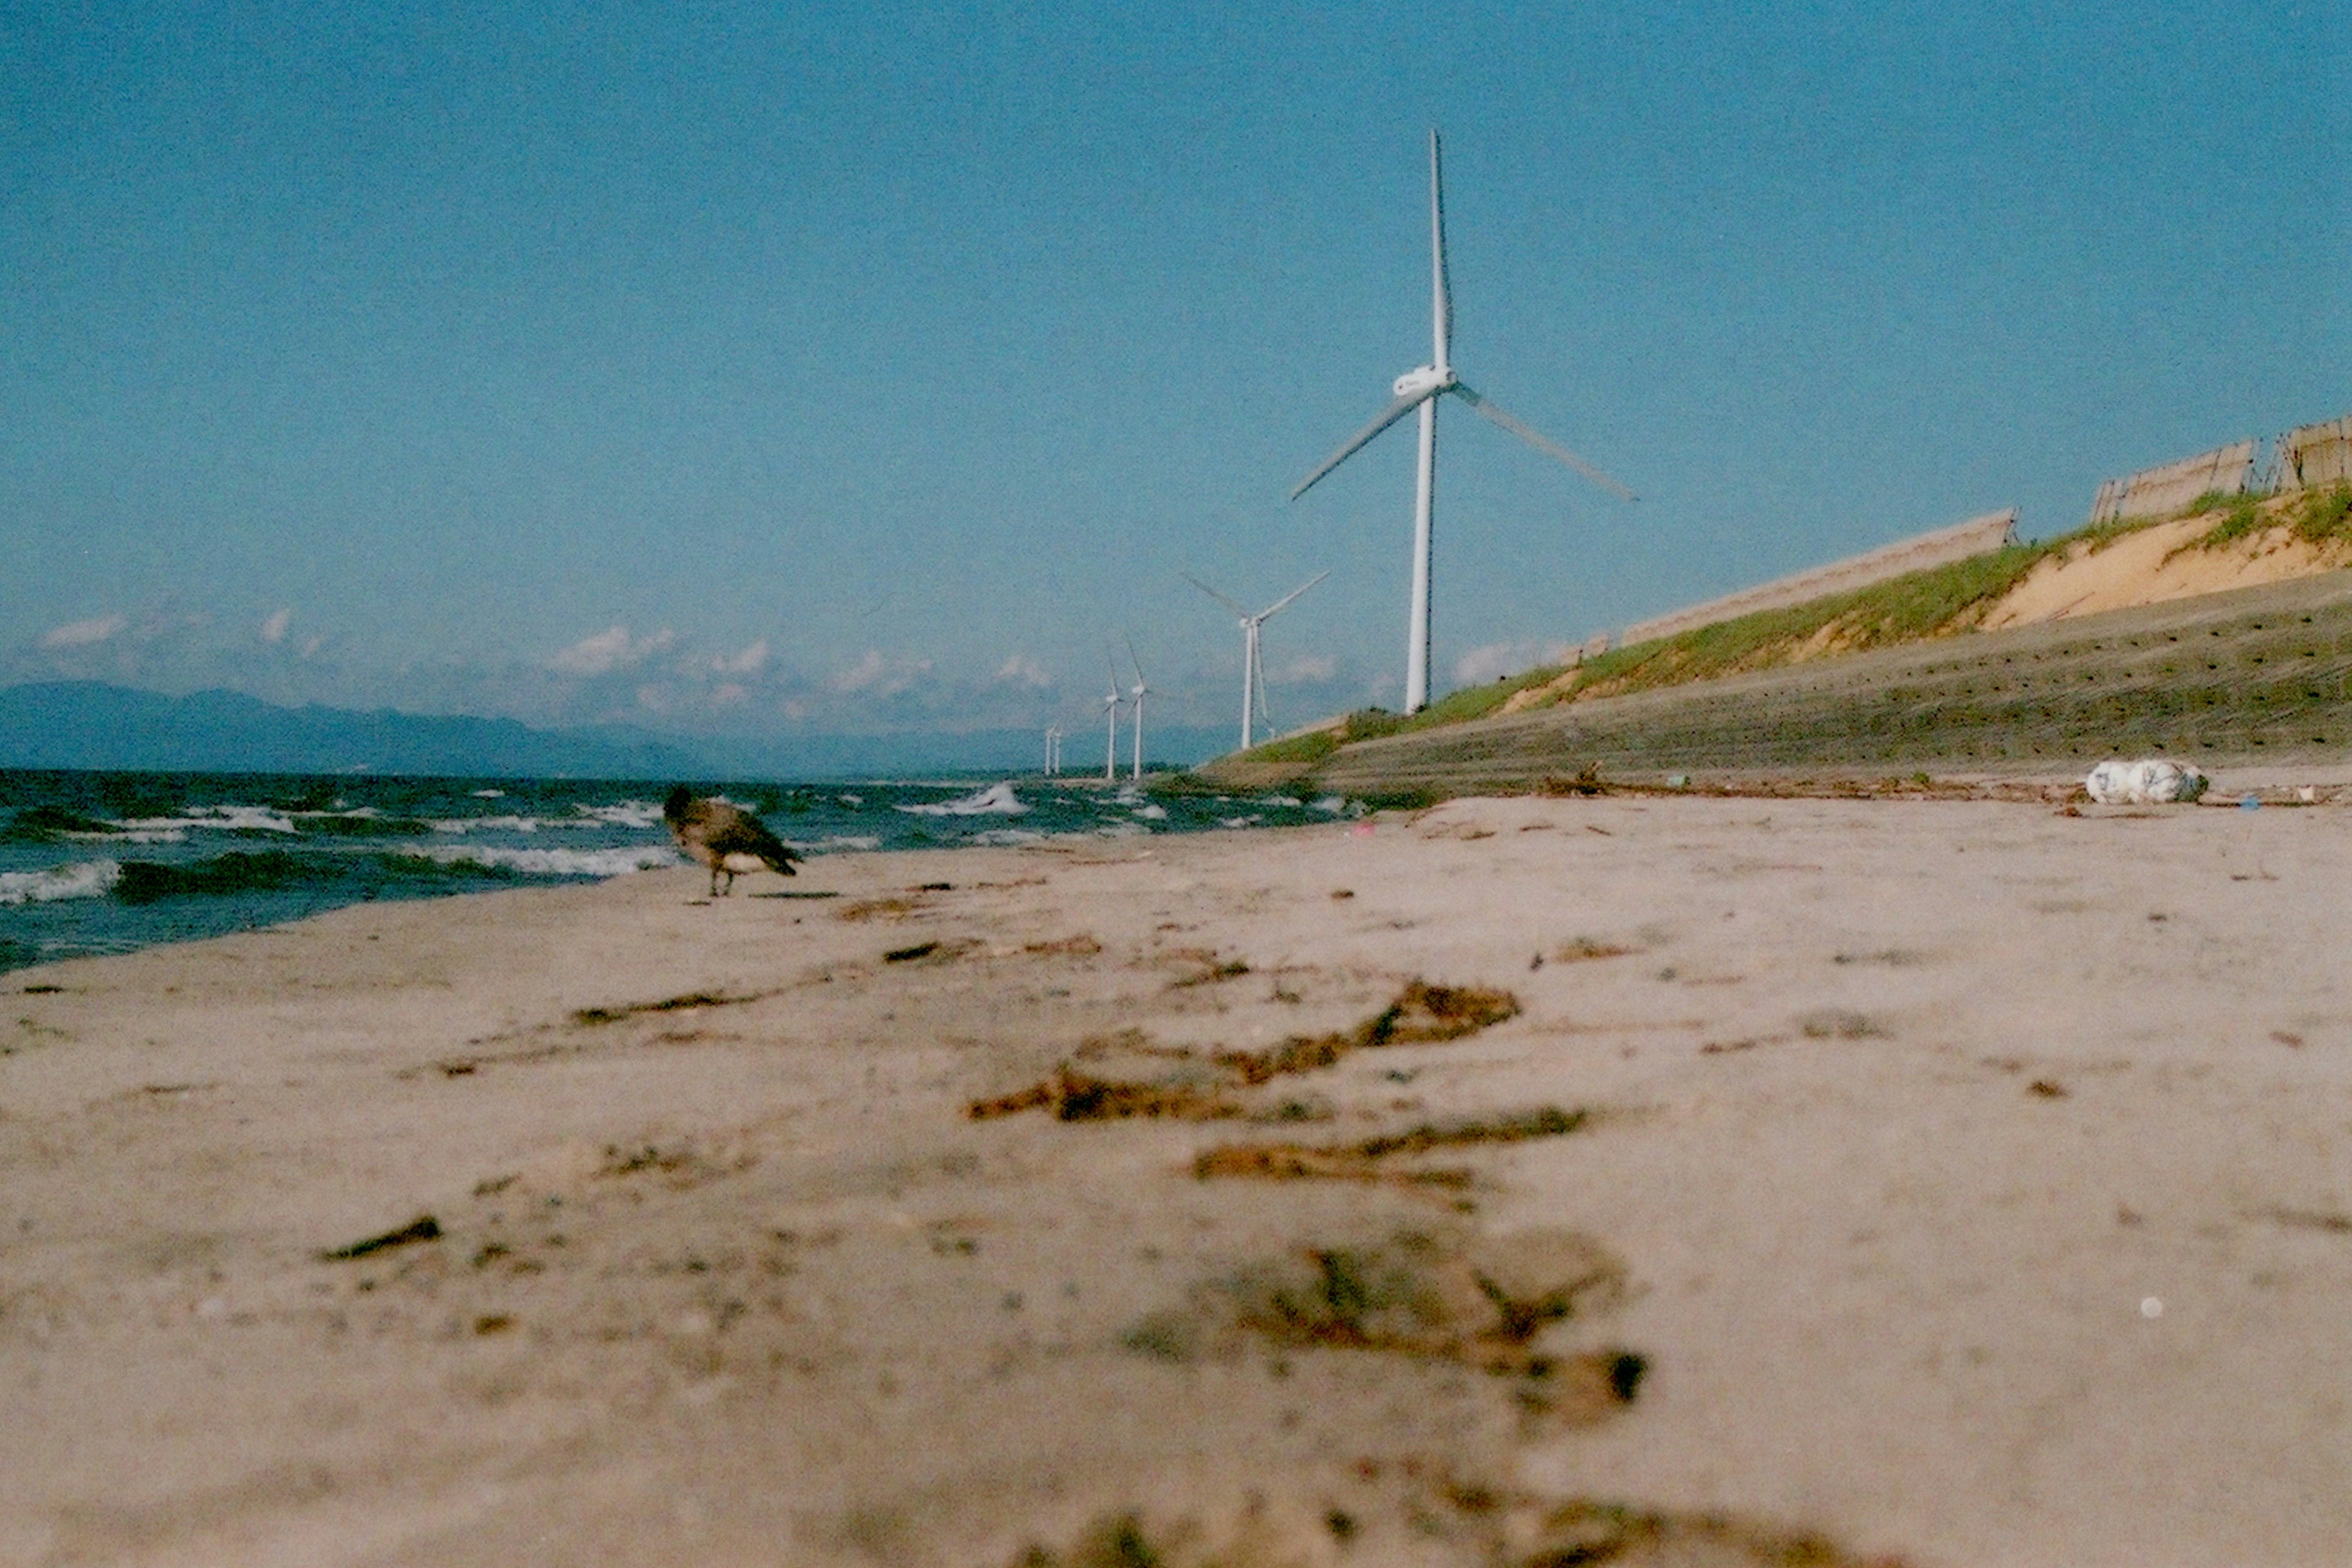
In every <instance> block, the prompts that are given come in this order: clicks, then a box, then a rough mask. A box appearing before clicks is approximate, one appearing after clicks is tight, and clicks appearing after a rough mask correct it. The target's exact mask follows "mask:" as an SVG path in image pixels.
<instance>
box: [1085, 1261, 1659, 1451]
mask: <svg viewBox="0 0 2352 1568" xmlns="http://www.w3.org/2000/svg"><path fill="white" fill-rule="evenodd" d="M1626 1289H1627V1283H1626V1272H1625V1267H1624V1265H1623V1264H1622V1262H1621V1261H1619V1260H1618V1258H1616V1257H1615V1256H1614V1255H1613V1254H1612V1253H1611V1252H1610V1251H1609V1250H1608V1249H1607V1248H1605V1247H1601V1245H1600V1244H1599V1243H1598V1242H1595V1241H1593V1240H1592V1239H1591V1238H1590V1237H1585V1236H1582V1235H1580V1234H1579V1233H1577V1232H1575V1231H1568V1230H1557V1229H1550V1228H1535V1229H1528V1230H1521V1231H1514V1232H1510V1233H1507V1234H1505V1235H1500V1236H1491V1237H1471V1238H1467V1239H1464V1238H1462V1237H1458V1236H1457V1237H1433V1236H1429V1235H1424V1234H1422V1233H1419V1232H1412V1231H1407V1232H1401V1233H1399V1234H1397V1235H1395V1236H1393V1237H1390V1238H1389V1239H1388V1240H1386V1241H1382V1242H1376V1243H1372V1244H1370V1245H1341V1246H1319V1245H1307V1246H1301V1247H1297V1248H1294V1249H1292V1250H1291V1251H1288V1252H1286V1253H1285V1254H1283V1255H1282V1256H1280V1257H1277V1258H1271V1259H1267V1260H1265V1261H1261V1262H1257V1263H1253V1264H1249V1265H1246V1266H1244V1268H1240V1269H1239V1270H1237V1271H1235V1272H1234V1273H1232V1274H1230V1275H1227V1276H1224V1277H1223V1278H1220V1279H1213V1280H1209V1281H1206V1282H1203V1283H1202V1284H1201V1285H1198V1286H1196V1287H1194V1288H1193V1289H1192V1291H1191V1292H1190V1293H1189V1295H1188V1298H1187V1300H1186V1301H1185V1303H1184V1304H1183V1305H1182V1306H1181V1307H1177V1308H1172V1309H1168V1310H1161V1311H1158V1312H1153V1313H1150V1314H1148V1315H1147V1316H1145V1317H1144V1318H1142V1319H1140V1320H1139V1321H1137V1322H1135V1323H1134V1324H1133V1325H1132V1326H1131V1327H1129V1329H1128V1330H1127V1331H1126V1332H1125V1333H1123V1334H1122V1335H1121V1336H1120V1342H1121V1343H1122V1344H1124V1345H1125V1346H1126V1347H1127V1348H1128V1349H1129V1350H1131V1351H1135V1352H1139V1353H1142V1354H1146V1355H1152V1356H1158V1357H1160V1358H1162V1359H1165V1360H1171V1361H1190V1360H1192V1359H1193V1358H1194V1357H1195V1356H1197V1355H1199V1354H1201V1353H1202V1352H1204V1351H1209V1350H1212V1349H1213V1348H1215V1346H1216V1345H1217V1344H1218V1343H1219V1342H1223V1343H1225V1344H1227V1345H1228V1346H1229V1345H1230V1344H1231V1342H1232V1340H1233V1336H1234V1335H1235V1334H1240V1335H1244V1336H1247V1337H1249V1338H1252V1339H1255V1340H1258V1341H1261V1342H1267V1343H1271V1344H1273V1345H1276V1346H1277V1347H1281V1348H1284V1349H1292V1350H1318V1349H1319V1350H1344V1351H1361V1352H1377V1353H1381V1354H1391V1355H1402V1356H1406V1357H1410V1358H1412V1359H1415V1360H1426V1361H1441V1362H1452V1363H1457V1364H1460V1365H1464V1366H1472V1367H1476V1368H1478V1369H1480V1370H1482V1371H1485V1372H1487V1373H1494V1374H1496V1375H1497V1376H1506V1377H1512V1378H1517V1379H1519V1380H1521V1382H1520V1385H1519V1386H1518V1387H1517V1389H1516V1390H1515V1391H1514V1393H1513V1398H1514V1400H1515V1402H1516V1403H1517V1405H1519V1407H1520V1409H1521V1412H1522V1414H1523V1415H1529V1416H1536V1417H1542V1418H1544V1419H1547V1420H1549V1421H1552V1422H1555V1423H1557V1422H1560V1421H1566V1422H1567V1423H1568V1424H1570V1425H1586V1424H1589V1423H1590V1422H1592V1421H1595V1420H1600V1419H1605V1418H1606V1417H1607V1416H1609V1415H1613V1414H1615V1413H1616V1411H1617V1410H1619V1409H1621V1408H1622V1407H1623V1406H1624V1405H1629V1404H1631V1403H1632V1402H1633V1396H1634V1394H1635V1392H1636V1391H1637V1390H1638V1389H1639V1387H1640V1385H1641V1382H1642V1379H1643V1375H1644V1374H1645V1373H1647V1371H1648V1368H1649V1362H1648V1359H1647V1358H1646V1357H1644V1356H1642V1355H1640V1354H1639V1353H1637V1352H1633V1351H1629V1350H1626V1349H1624V1348H1622V1347H1620V1346H1610V1347H1606V1348H1602V1349H1599V1350H1586V1351H1576V1352H1570V1351H1567V1350H1565V1349H1561V1350H1554V1349H1550V1348H1547V1347H1546V1346H1545V1345H1543V1344H1541V1343H1539V1342H1538V1340H1539V1339H1540V1338H1541V1337H1543V1336H1545V1334H1546V1331H1547V1330H1549V1329H1550V1328H1551V1327H1552V1326H1553V1325H1554V1324H1561V1323H1567V1322H1569V1321H1571V1320H1587V1319H1591V1318H1592V1317H1594V1316H1597V1315H1600V1314H1602V1313H1606V1312H1608V1311H1610V1310H1612V1309H1614V1308H1615V1307H1617V1306H1618V1305H1619V1304H1621V1303H1622V1301H1623V1300H1624V1299H1625V1294H1626Z"/></svg>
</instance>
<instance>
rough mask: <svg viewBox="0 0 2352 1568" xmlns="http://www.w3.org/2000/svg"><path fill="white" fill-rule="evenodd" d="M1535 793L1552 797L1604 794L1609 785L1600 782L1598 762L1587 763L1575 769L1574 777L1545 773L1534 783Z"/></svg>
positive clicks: (1607, 791) (1607, 790)
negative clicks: (1539, 780)
mask: <svg viewBox="0 0 2352 1568" xmlns="http://www.w3.org/2000/svg"><path fill="white" fill-rule="evenodd" d="M1536 793H1537V794H1538V795H1551V796H1554V797H1561V796H1567V795H1606V794H1608V793H1609V786H1608V785H1607V784H1602V783H1601V765H1600V764H1599V763H1585V764H1584V766H1582V767H1580V768H1579V769H1577V770H1576V776H1575V777H1574V778H1564V777H1562V776H1561V775H1560V774H1559V773H1546V774H1545V775H1544V776H1543V779H1542V780H1541V782H1539V783H1538V784H1537V785H1536Z"/></svg>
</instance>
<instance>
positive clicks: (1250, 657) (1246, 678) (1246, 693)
mask: <svg viewBox="0 0 2352 1568" xmlns="http://www.w3.org/2000/svg"><path fill="white" fill-rule="evenodd" d="M1177 575H1178V576H1180V577H1181V578H1183V579H1184V581H1186V582H1187V583H1190V584H1192V586H1194V587H1195V588H1198V589H1200V590H1201V592H1202V593H1203V594H1206V595H1209V597H1211V598H1212V599H1214V600H1216V601H1217V603H1219V604H1220V605H1223V606H1224V607H1225V608H1227V609H1229V610H1231V611H1232V612H1233V613H1234V615H1236V616H1240V617H1241V623H1242V750H1243V751H1244V752H1246V751H1248V750H1249V749H1250V719H1251V717H1252V715H1253V714H1254V713H1262V712H1264V711H1265V667H1264V666H1263V665H1261V664H1259V663H1258V657H1257V647H1258V635H1257V633H1258V627H1260V626H1264V625H1265V623H1266V622H1267V621H1269V620H1271V619H1272V618H1273V617H1274V616H1275V614H1276V612H1277V611H1279V610H1281V609H1283V608H1284V607H1285V606H1286V605H1288V604H1289V603H1290V601H1291V600H1293V599H1296V598H1297V597H1298V595H1301V594H1304V593H1305V592H1307V589H1309V588H1312V587H1313V586H1315V584H1318V583H1320V582H1321V581H1323V579H1324V578H1326V577H1328V576H1329V575H1331V574H1329V573H1328V572H1318V573H1317V574H1315V575H1314V576H1312V577H1309V578H1308V579H1307V581H1306V582H1304V583H1301V584H1298V586H1297V587H1296V588H1293V589H1292V590H1291V591H1290V592H1289V593H1287V594H1285V595H1283V596H1282V597H1281V598H1279V599H1276V601H1275V602H1274V603H1273V604H1271V605H1267V606H1266V607H1265V609H1263V610H1260V611H1259V612H1258V613H1257V614H1255V615H1251V614H1250V613H1249V611H1248V610H1247V609H1245V608H1244V607H1243V606H1242V605H1239V604H1237V603H1235V602H1234V600H1232V599H1229V598H1227V597H1225V595H1223V594H1220V593H1218V592H1217V591H1216V590H1215V589H1214V588H1212V587H1210V586H1209V585H1208V584H1206V583H1203V582H1202V581H1201V580H1200V579H1199V578H1198V577H1195V576H1193V575H1192V574H1191V573H1190V572H1180V573H1178V574H1177ZM1268 722H1269V723H1271V722H1272V720H1271V718H1269V719H1268Z"/></svg>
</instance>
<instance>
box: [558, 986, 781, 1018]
mask: <svg viewBox="0 0 2352 1568" xmlns="http://www.w3.org/2000/svg"><path fill="white" fill-rule="evenodd" d="M758 1000H759V998H758V997H757V996H730V995H728V994H726V993H725V992H723V991H688V992H687V993H685V994H682V995H677V996H665V997H663V998H662V999H661V1000H660V1001H658V1002H620V1003H615V1004H614V1005H612V1006H610V1007H580V1008H575V1009H574V1010H573V1012H572V1022H573V1023H575V1024H579V1025H583V1026H594V1025H597V1024H617V1023H619V1022H621V1021H622V1020H623V1019H625V1018H634V1017H635V1016H637V1015H638V1014H640V1013H682V1012H685V1011H687V1010H688V1009H689V1008H694V1007H740V1006H741V1005H743V1004H744V1003H746V1002H756V1001H758Z"/></svg>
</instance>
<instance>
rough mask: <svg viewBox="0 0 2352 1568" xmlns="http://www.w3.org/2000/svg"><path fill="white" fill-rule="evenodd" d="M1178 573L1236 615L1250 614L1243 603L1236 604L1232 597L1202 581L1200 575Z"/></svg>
mask: <svg viewBox="0 0 2352 1568" xmlns="http://www.w3.org/2000/svg"><path fill="white" fill-rule="evenodd" d="M1176 575H1178V576H1179V577H1181V578H1183V579H1184V581H1186V582H1187V583H1190V584H1192V586H1194V587H1195V588H1198V589H1200V590H1201V592H1202V593H1203V594H1206V595H1209V597H1211V598H1212V599H1214V600H1216V601H1217V603H1219V604H1220V605H1223V606H1224V607H1225V608H1227V609H1229V610H1231V611H1232V612H1233V613H1234V614H1235V615H1237V616H1247V615H1248V614H1249V612H1248V611H1247V610H1245V609H1244V608H1243V607H1242V606H1241V605H1236V604H1234V602H1233V601H1232V600H1231V599H1228V598H1226V597H1225V596H1224V595H1223V594H1220V593H1218V592H1217V591H1216V590H1215V589H1214V588H1212V587H1210V586H1209V585H1208V584H1206V583H1203V582H1202V581H1201V580H1200V579H1199V578H1198V577H1195V576H1193V575H1192V574H1191V573H1190V572H1179V573H1177V574H1176Z"/></svg>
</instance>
